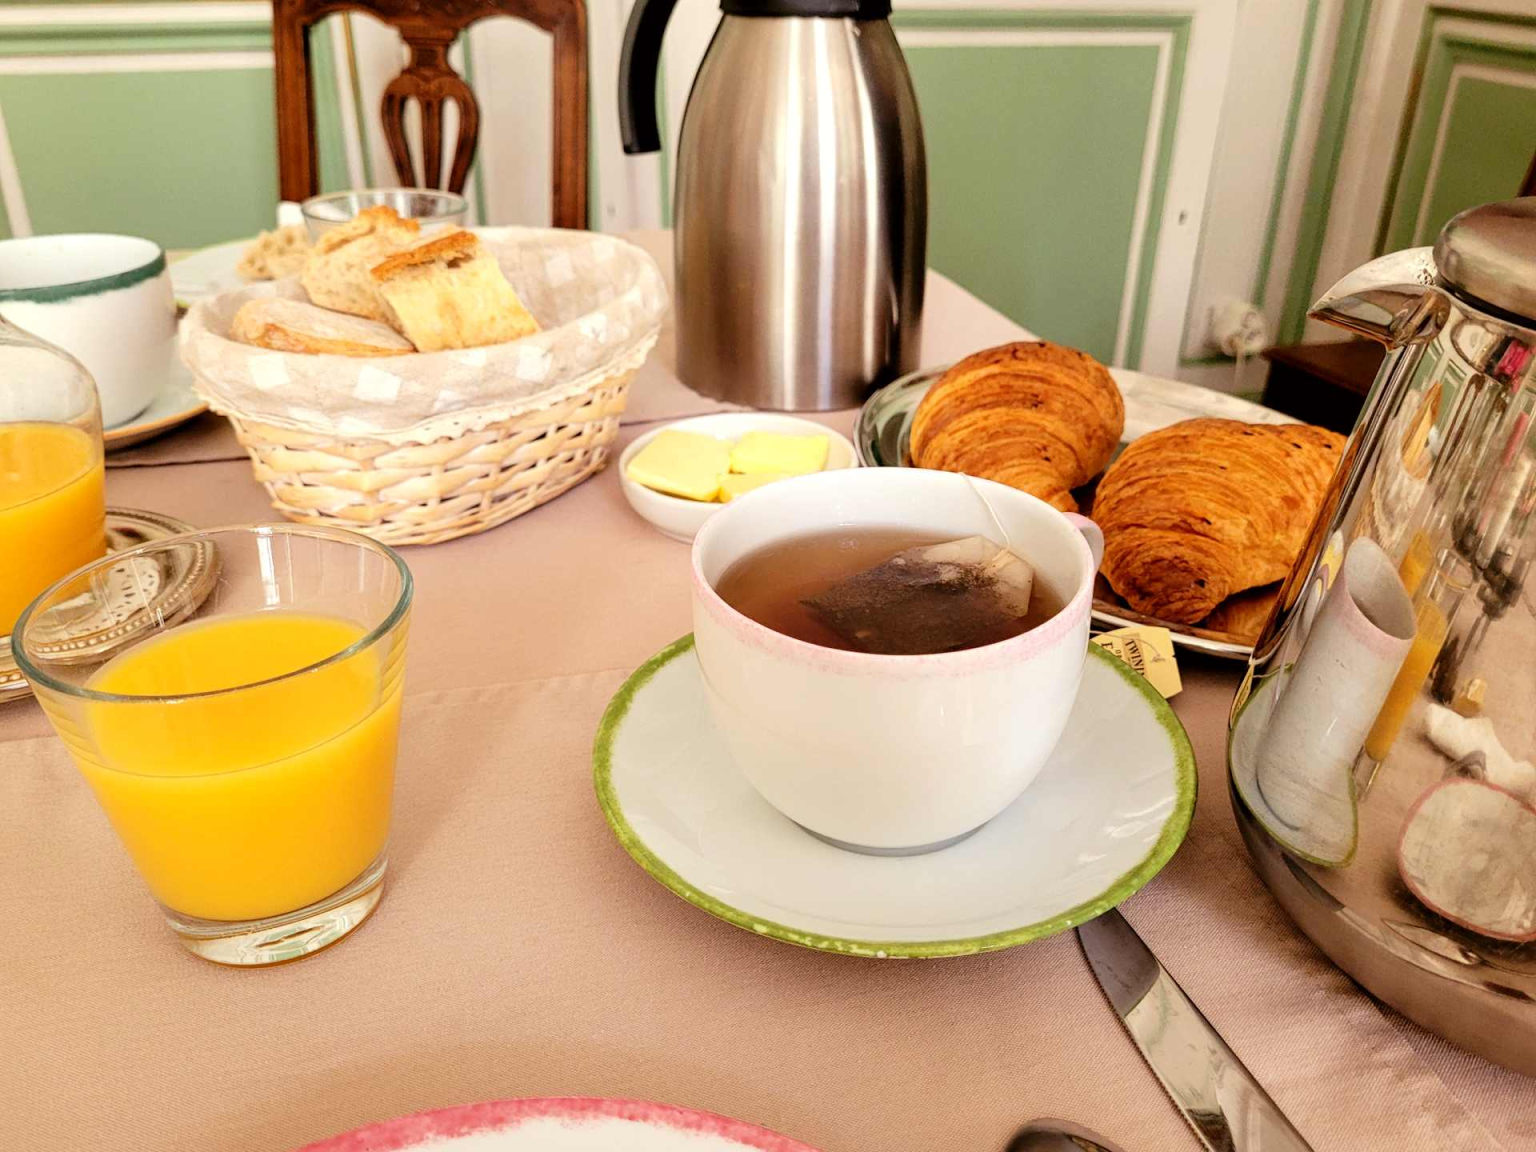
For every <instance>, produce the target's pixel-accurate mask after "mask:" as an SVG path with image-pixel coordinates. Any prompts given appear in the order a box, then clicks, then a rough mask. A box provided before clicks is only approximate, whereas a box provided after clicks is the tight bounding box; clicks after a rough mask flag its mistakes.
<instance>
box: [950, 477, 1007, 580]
mask: <svg viewBox="0 0 1536 1152" xmlns="http://www.w3.org/2000/svg"><path fill="white" fill-rule="evenodd" d="M961 479H963V480H964V481H965V483H966V486H967V487H969V488H970V490H971V494H972V495H973V496H975V497H976V499H977V500H979V501H981V506H982V507H983V508H985V509H986V510H987V519H988V520H990V521H992V527H993V528H994V529H996V530H997V536H994V537H991V539H992V543H994V544H1000V545H1001V546H1002V547H1003V548H1005V549H1007V550H1008V551H1009V552H1012V553H1013V554H1014V555H1015V556H1017V555H1018V554H1019V553H1018V550H1017V549H1016V548H1014V546H1013V537H1012V536H1010V535H1009V533H1008V529H1007V528H1005V527H1003V522H1002V521H1001V520H999V519H998V518H997V512H996V510H994V509H993V507H992V501H990V500H988V499H987V496H986V493H985V492H983V491H982V490H981V489H980V488H979V487H977V485H976V481H975V480H973V479H972V478H971V477H969V476H962V477H961ZM998 536H1000V537H1001V539H998ZM1006 562H1007V557H1006V556H1005V555H999V556H995V557H993V559H992V561H991V564H992V566H996V565H999V564H1002V563H1006Z"/></svg>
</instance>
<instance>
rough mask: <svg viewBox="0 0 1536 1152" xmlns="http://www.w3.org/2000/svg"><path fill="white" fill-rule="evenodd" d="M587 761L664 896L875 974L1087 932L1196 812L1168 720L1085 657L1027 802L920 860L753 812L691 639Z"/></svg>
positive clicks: (1121, 671) (1109, 668) (1097, 657)
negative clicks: (872, 965)
mask: <svg viewBox="0 0 1536 1152" xmlns="http://www.w3.org/2000/svg"><path fill="white" fill-rule="evenodd" d="M593 760H594V777H595V784H596V788H597V797H598V803H599V804H600V805H601V806H602V809H603V814H604V815H605V816H606V817H607V819H608V823H609V825H610V826H611V827H612V828H613V831H614V834H615V835H616V836H617V837H618V839H619V843H620V844H622V845H623V846H624V849H625V851H627V852H628V853H629V854H630V856H632V857H633V858H634V859H635V861H636V862H637V863H638V864H639V865H640V866H641V867H642V868H644V869H645V870H646V871H647V872H649V873H650V874H651V875H652V876H653V877H654V878H655V879H657V880H659V881H660V882H661V883H662V884H664V885H665V886H666V887H667V888H669V889H671V890H672V891H673V892H674V893H676V894H677V895H678V896H681V897H682V898H683V899H684V900H687V901H688V902H689V903H691V904H694V905H696V906H697V907H699V908H702V909H703V910H704V911H706V912H708V913H710V914H711V915H714V916H718V917H719V918H720V919H722V920H725V921H727V922H729V923H731V924H735V925H736V926H737V927H739V928H745V929H747V930H748V931H751V932H755V933H757V934H758V935H761V936H769V937H772V938H773V939H776V940H782V941H785V942H787V943H791V944H799V945H801V946H803V947H807V948H815V949H820V950H822V951H827V952H840V953H845V954H848V955H855V956H871V957H878V958H882V959H883V958H888V957H891V958H894V957H937V956H964V955H970V954H973V953H977V952H989V951H995V950H997V949H1001V948H1010V947H1013V946H1014V945H1017V944H1026V943H1029V942H1030V941H1032V940H1039V939H1042V938H1044V937H1046V936H1050V935H1053V934H1055V933H1057V932H1062V931H1065V930H1066V929H1068V928H1072V927H1075V926H1076V925H1078V924H1081V923H1082V922H1083V921H1085V920H1090V919H1092V918H1093V917H1095V916H1098V915H1100V914H1101V913H1103V912H1106V911H1108V910H1109V909H1110V908H1113V907H1114V906H1115V905H1117V904H1119V903H1120V902H1121V901H1123V900H1125V899H1126V898H1127V897H1128V896H1130V895H1131V894H1132V893H1134V892H1136V891H1137V890H1138V889H1140V888H1141V887H1142V886H1143V885H1144V884H1146V883H1147V881H1149V880H1151V879H1152V877H1153V876H1155V875H1157V873H1158V872H1159V871H1160V870H1161V869H1162V867H1163V865H1164V864H1166V863H1167V862H1168V860H1169V859H1171V858H1172V856H1173V854H1174V852H1175V851H1176V850H1177V849H1178V847H1179V845H1180V843H1182V842H1183V839H1184V835H1185V833H1186V832H1187V831H1188V829H1189V822H1190V818H1191V816H1192V815H1193V813H1194V807H1195V759H1194V753H1193V751H1192V750H1191V748H1190V744H1189V739H1188V737H1187V736H1186V735H1185V733H1184V729H1183V726H1182V725H1180V723H1179V721H1178V718H1177V717H1176V716H1175V715H1174V713H1173V709H1171V708H1170V707H1169V706H1168V703H1167V701H1165V700H1164V699H1163V698H1162V697H1161V696H1159V695H1158V694H1157V692H1156V691H1155V690H1154V689H1153V688H1152V686H1151V685H1150V684H1148V683H1147V682H1146V681H1145V680H1144V679H1143V678H1142V677H1141V676H1139V675H1138V674H1137V673H1136V672H1134V671H1132V670H1131V669H1130V668H1129V667H1128V666H1127V665H1125V664H1123V663H1122V662H1121V661H1120V660H1118V659H1117V658H1115V657H1114V656H1111V655H1110V654H1109V653H1107V652H1105V651H1103V650H1102V649H1100V648H1099V647H1098V646H1097V645H1092V646H1090V647H1089V656H1088V660H1087V663H1086V665H1085V666H1084V669H1083V681H1082V687H1081V689H1080V691H1079V693H1078V697H1077V702H1076V704H1075V705H1074V706H1073V711H1072V715H1071V718H1070V719H1069V720H1068V722H1067V729H1066V732H1065V734H1064V735H1063V736H1062V738H1061V742H1060V743H1059V744H1058V745H1057V747H1056V750H1055V751H1054V752H1053V753H1052V754H1051V758H1050V760H1049V761H1048V762H1047V763H1046V765H1045V767H1044V768H1043V769H1042V770H1041V772H1040V775H1039V776H1038V777H1036V779H1035V781H1034V782H1033V783H1032V784H1031V785H1030V786H1029V789H1028V790H1027V791H1026V792H1025V793H1024V795H1023V796H1021V797H1020V798H1019V799H1018V800H1016V801H1015V802H1014V803H1013V804H1012V805H1011V806H1010V807H1008V808H1007V809H1005V810H1004V811H1003V812H1002V813H1001V814H1000V815H998V816H996V817H994V818H993V819H992V820H991V821H990V822H989V823H987V824H986V825H984V826H983V827H982V828H981V829H980V830H978V831H977V832H976V833H975V834H974V835H971V836H968V837H966V838H965V839H963V840H961V841H960V842H959V843H957V844H955V845H953V846H952V847H948V848H944V849H942V850H940V851H935V852H930V853H926V854H924V855H919V856H871V855H865V854H861V853H857V852H850V851H846V850H844V849H841V848H837V847H834V846H832V845H830V844H828V843H826V842H824V841H822V840H820V839H817V838H816V837H815V836H813V835H812V834H810V833H809V832H806V831H805V830H804V829H802V828H801V827H800V826H799V825H797V824H795V823H794V822H792V821H791V820H790V819H789V818H788V817H786V816H784V815H782V814H780V813H779V812H778V811H777V810H776V809H774V808H772V807H771V806H770V805H769V804H768V802H767V801H765V800H764V799H763V798H762V797H761V796H759V795H758V794H757V792H756V791H755V790H754V789H753V788H752V786H751V785H750V784H749V783H748V782H747V780H746V778H745V777H744V776H743V775H742V773H741V771H740V769H738V768H737V767H736V764H735V763H734V761H733V760H732V759H731V757H730V754H729V753H728V752H727V751H726V747H725V744H724V741H723V740H722V739H721V737H720V735H719V734H718V733H717V732H716V730H715V728H714V724H713V722H712V721H711V719H710V716H709V711H708V706H707V704H706V702H705V699H704V692H703V686H702V684H701V681H700V677H699V666H698V660H697V658H696V657H695V655H694V652H693V638H692V637H691V636H687V637H684V638H683V639H682V640H679V641H677V642H676V643H674V644H672V645H671V646H670V647H668V648H666V649H665V650H664V651H662V652H661V653H659V654H658V655H657V656H655V657H653V658H652V659H651V660H650V661H648V662H647V663H646V664H645V665H643V666H642V667H641V668H640V669H639V670H638V671H637V672H635V674H634V675H633V676H631V677H630V678H629V680H628V681H627V682H626V683H625V685H624V686H623V688H621V689H620V690H619V693H618V695H617V696H615V697H614V699H613V702H612V703H611V704H609V706H608V710H607V712H606V713H605V714H604V716H603V720H602V724H601V726H600V727H599V729H598V733H597V742H596V746H595V748H594V750H593Z"/></svg>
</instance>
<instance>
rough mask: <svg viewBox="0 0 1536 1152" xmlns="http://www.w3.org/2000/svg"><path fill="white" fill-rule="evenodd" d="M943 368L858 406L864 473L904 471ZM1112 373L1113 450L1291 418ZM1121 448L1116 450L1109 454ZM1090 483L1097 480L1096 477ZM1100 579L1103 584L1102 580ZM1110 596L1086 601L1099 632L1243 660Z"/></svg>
mask: <svg viewBox="0 0 1536 1152" xmlns="http://www.w3.org/2000/svg"><path fill="white" fill-rule="evenodd" d="M947 370H948V369H947V367H939V368H924V369H922V370H921V371H918V372H912V373H910V374H908V375H906V376H903V377H902V378H901V379H899V380H893V381H892V382H891V383H889V384H887V385H886V386H885V387H884V388H881V389H880V390H879V391H878V392H876V393H874V395H872V396H870V398H869V399H868V400H866V401H865V402H864V407H863V408H862V409H860V410H859V418H858V422H857V423H856V424H855V425H854V433H853V445H854V450H855V451H857V452H858V454H859V462H860V463H861V464H863V465H864V466H865V467H866V468H911V467H913V464H912V458H911V454H910V452H909V451H908V445H909V442H910V437H911V431H912V417H913V415H914V414H915V413H916V411H917V405H918V403H919V402H920V401H921V400H922V398H923V397H924V396H926V395H927V394H928V389H929V388H931V387H932V386H933V382H934V381H935V380H937V379H938V378H939V377H940V376H942V375H943V374H944V373H945V372H946V371H947ZM1109 373H1110V375H1111V376H1113V377H1114V379H1115V384H1116V385H1117V386H1118V387H1119V389H1120V395H1121V398H1122V399H1123V400H1124V401H1125V432H1124V434H1123V435H1122V437H1121V440H1120V448H1121V449H1123V448H1124V447H1125V445H1127V444H1129V443H1130V442H1131V441H1133V440H1135V439H1137V438H1138V437H1140V436H1145V435H1146V434H1147V433H1148V432H1155V431H1156V430H1157V429H1159V428H1166V427H1168V425H1170V424H1177V423H1178V422H1179V421H1180V420H1193V419H1196V418H1198V417H1202V416H1207V417H1219V418H1221V419H1224V420H1244V421H1246V422H1248V423H1250V424H1289V423H1292V422H1294V420H1295V417H1293V416H1287V415H1285V414H1284V413H1283V412H1276V411H1275V410H1274V409H1273V408H1266V407H1264V406H1263V405H1262V404H1255V403H1253V402H1252V401H1250V400H1244V399H1243V398H1242V397H1240V396H1229V395H1227V394H1226V393H1224V392H1213V391H1211V390H1210V389H1209V388H1201V387H1199V386H1198V385H1195V384H1185V383H1184V382H1182V381H1180V380H1168V379H1164V378H1163V377H1160V376H1148V375H1145V374H1144V373H1141V372H1131V371H1128V370H1126V369H1124V368H1111V369H1110V370H1109ZM1119 451H1120V449H1116V455H1118V454H1119ZM1094 483H1097V481H1096V480H1095V481H1094ZM1093 486H1094V484H1093V483H1090V484H1089V485H1087V486H1086V487H1084V488H1081V489H1078V491H1077V493H1076V495H1077V496H1078V497H1079V500H1078V503H1079V504H1080V505H1082V506H1083V507H1088V506H1089V505H1090V502H1091V498H1092V491H1093ZM1101 582H1102V581H1101ZM1111 596H1112V594H1111V595H1096V596H1095V597H1094V601H1093V620H1094V623H1095V624H1096V625H1099V629H1098V630H1099V631H1103V630H1106V629H1111V628H1124V627H1126V626H1127V625H1130V624H1150V625H1155V626H1156V627H1159V628H1166V629H1168V631H1169V632H1170V633H1172V634H1173V641H1174V643H1175V644H1177V645H1179V646H1180V647H1182V648H1188V649H1190V650H1191V651H1196V652H1203V653H1205V654H1206V655H1208V656H1219V657H1222V658H1224V659H1228V660H1247V659H1248V658H1249V657H1250V656H1251V655H1253V645H1252V644H1249V643H1246V642H1245V641H1243V640H1241V639H1239V638H1237V637H1235V636H1232V635H1231V634H1229V633H1226V632H1217V631H1213V630H1211V629H1209V628H1201V627H1198V626H1196V625H1190V624H1178V623H1174V622H1172V621H1169V620H1160V619H1158V618H1156V617H1153V616H1144V615H1142V614H1141V613H1139V612H1136V611H1134V610H1133V609H1132V608H1130V607H1129V606H1128V605H1126V604H1125V603H1124V602H1122V601H1120V600H1119V599H1118V598H1111Z"/></svg>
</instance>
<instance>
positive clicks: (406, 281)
mask: <svg viewBox="0 0 1536 1152" xmlns="http://www.w3.org/2000/svg"><path fill="white" fill-rule="evenodd" d="M372 275H373V282H374V284H375V285H377V287H378V291H379V294H380V295H381V296H382V297H383V299H384V302H385V304H386V305H387V306H388V309H389V315H388V319H389V321H390V322H391V323H392V324H394V326H395V327H396V328H398V329H399V330H400V331H401V332H404V333H405V335H406V336H407V337H409V338H410V341H411V343H412V344H414V345H415V346H416V348H417V350H418V351H420V352H436V351H439V350H441V349H444V348H478V347H480V346H482V345H485V344H503V343H505V342H507V341H508V340H518V339H521V338H522V337H524V336H529V335H532V334H533V333H535V332H537V331H538V330H539V324H538V321H536V320H535V319H534V318H533V316H532V315H531V314H530V313H529V312H528V309H527V308H525V307H523V302H522V301H521V300H519V299H518V298H517V293H516V292H514V291H513V290H512V286H511V285H510V284H508V283H507V278H506V277H505V276H503V275H502V272H501V267H500V265H498V264H497V263H496V258H495V257H494V256H492V255H490V254H489V253H487V252H484V251H482V250H481V248H480V241H479V239H478V238H477V237H476V236H475V235H474V234H473V233H471V232H463V231H458V232H450V233H448V234H447V235H446V236H434V237H432V238H430V239H428V240H424V241H422V242H421V243H419V244H416V245H415V246H413V247H411V248H406V249H404V250H403V251H400V252H396V253H394V254H393V255H391V256H389V257H388V258H387V259H384V260H382V261H380V262H379V263H377V264H375V265H374V267H373V273H372Z"/></svg>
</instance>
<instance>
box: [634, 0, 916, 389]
mask: <svg viewBox="0 0 1536 1152" xmlns="http://www.w3.org/2000/svg"><path fill="white" fill-rule="evenodd" d="M673 3H674V0H639V2H638V3H637V4H636V5H635V8H634V10H633V12H632V13H631V16H630V21H629V27H628V31H627V33H626V35H625V41H624V50H623V56H622V58H621V62H620V70H619V113H620V116H619V123H620V128H621V131H622V134H623V137H624V148H625V151H627V152H630V153H641V152H654V151H656V150H657V149H659V148H660V146H661V141H660V136H659V132H658V128H657V117H656V73H657V65H658V62H659V59H660V55H661V40H662V32H663V30H664V29H665V27H666V23H667V18H668V16H670V14H671V10H672V5H673ZM721 8H722V12H723V15H722V17H721V20H720V25H719V27H718V28H717V29H716V31H715V36H714V39H713V41H712V42H711V43H710V46H709V50H708V52H706V53H705V56H704V61H703V63H702V64H701V65H700V66H699V71H698V75H697V76H696V77H695V79H694V83H693V90H692V93H691V95H690V96H689V99H688V107H687V111H686V112H685V114H684V116H683V122H682V130H681V137H680V140H679V143H678V155H677V158H676V181H677V183H676V194H675V199H674V207H675V211H674V217H675V219H674V227H675V237H674V253H675V259H676V291H675V301H676V307H677V368H678V375H679V376H680V377H681V378H682V380H683V382H684V383H685V384H687V385H688V386H689V387H691V388H693V389H694V390H695V391H698V392H701V393H703V394H705V395H707V396H713V397H717V398H719V399H722V400H730V401H735V402H738V403H742V404H748V405H751V406H752V407H756V408H777V409H787V410H805V409H829V408H846V407H850V406H853V405H856V404H859V403H861V402H862V401H863V399H864V397H865V396H866V395H867V394H868V393H869V391H870V389H871V388H872V387H874V386H877V385H880V384H884V383H886V382H887V381H889V380H891V379H893V378H895V377H897V376H899V375H902V374H903V373H905V372H909V371H912V370H913V369H915V368H916V367H917V366H918V339H919V334H920V321H921V316H922V306H923V274H924V265H925V255H926V246H927V226H928V184H927V167H926V163H925V160H924V155H923V135H922V126H921V123H920V122H919V119H918V111H917V99H916V96H915V95H914V93H913V90H912V81H911V77H910V76H909V75H908V73H907V67H906V61H905V60H904V59H903V57H902V54H901V49H900V47H899V46H898V45H897V43H896V36H895V33H893V32H892V30H891V27H890V24H889V23H888V22H887V19H886V17H887V16H888V15H889V12H890V4H889V0H724V2H723V3H722V5H721Z"/></svg>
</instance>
